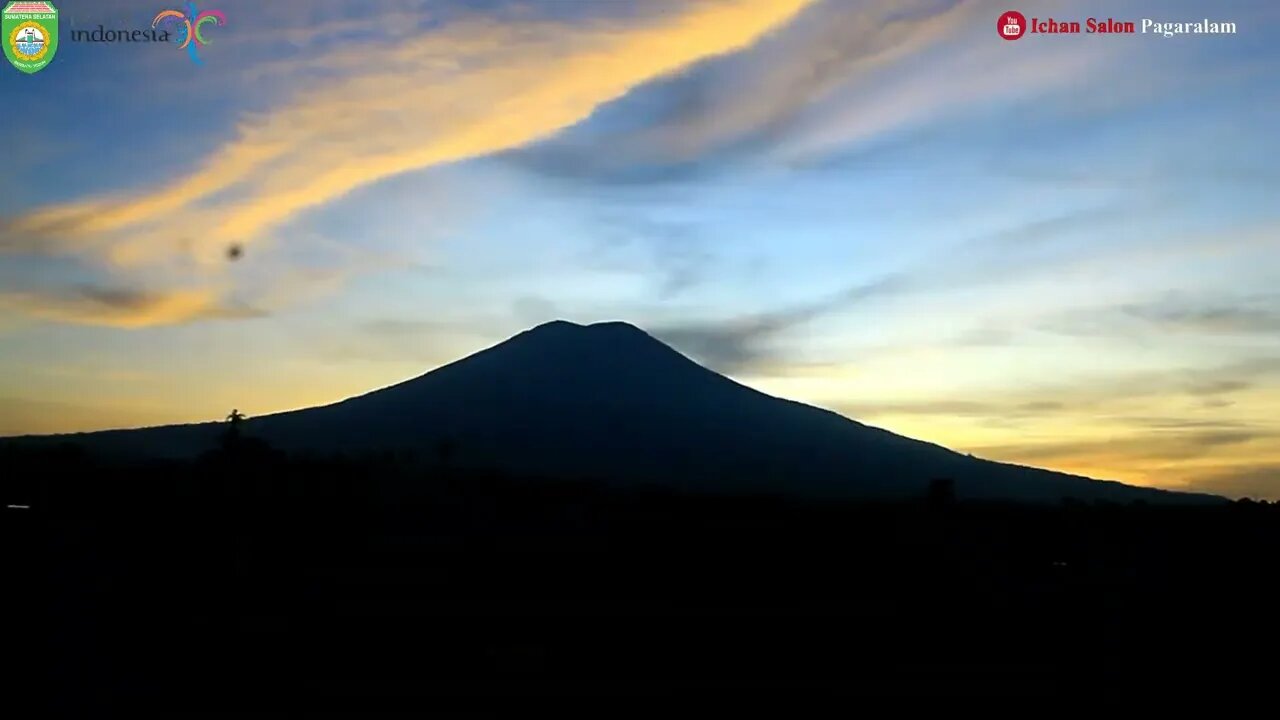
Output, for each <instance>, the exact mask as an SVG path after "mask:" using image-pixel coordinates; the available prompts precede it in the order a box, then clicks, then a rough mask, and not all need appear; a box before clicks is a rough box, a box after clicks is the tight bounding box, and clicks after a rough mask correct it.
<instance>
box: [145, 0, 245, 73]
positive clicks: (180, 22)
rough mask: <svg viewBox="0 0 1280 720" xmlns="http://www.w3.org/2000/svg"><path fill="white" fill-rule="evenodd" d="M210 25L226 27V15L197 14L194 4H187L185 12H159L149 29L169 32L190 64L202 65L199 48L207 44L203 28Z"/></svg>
mask: <svg viewBox="0 0 1280 720" xmlns="http://www.w3.org/2000/svg"><path fill="white" fill-rule="evenodd" d="M210 24H212V25H213V26H214V27H222V26H223V25H226V24H227V15H226V13H224V12H222V11H221V10H205V11H204V12H197V11H196V4H195V3H193V2H189V3H187V7H186V10H185V11H178V10H161V11H160V12H159V13H158V14H157V15H156V16H155V18H153V19H152V20H151V29H153V30H155V29H160V30H166V31H171V32H172V33H173V36H174V37H173V41H174V42H175V43H177V44H178V49H179V50H186V51H187V55H189V56H190V57H191V62H193V63H195V64H196V65H203V64H204V61H203V60H201V59H200V48H202V47H204V46H205V45H208V44H209V39H208V38H206V37H205V35H204V26H205V25H210Z"/></svg>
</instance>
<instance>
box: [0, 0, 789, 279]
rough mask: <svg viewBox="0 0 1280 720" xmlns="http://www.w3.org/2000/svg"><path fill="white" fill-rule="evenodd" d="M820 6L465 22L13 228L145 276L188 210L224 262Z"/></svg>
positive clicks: (207, 251) (733, 6)
mask: <svg viewBox="0 0 1280 720" xmlns="http://www.w3.org/2000/svg"><path fill="white" fill-rule="evenodd" d="M813 1H814V0H773V1H772V2H768V3H760V2H754V1H753V0H715V1H712V2H702V3H689V4H687V5H685V6H683V8H682V10H681V11H680V12H672V13H665V14H661V15H656V16H655V17H654V18H652V19H649V20H646V21H644V22H643V23H641V24H640V25H637V26H625V25H621V24H619V23H616V22H601V23H594V24H590V25H587V26H575V25H567V24H559V23H550V22H540V23H519V24H515V23H511V24H503V23H499V22H495V21H490V20H478V19H471V20H466V21H461V22H456V23H453V24H451V25H448V26H446V27H445V28H443V29H442V30H440V31H438V32H433V33H429V34H427V35H424V36H421V37H417V38H414V39H411V40H406V41H404V42H402V43H401V44H400V45H399V46H397V47H396V48H395V49H393V50H392V51H390V52H388V53H380V54H379V56H378V58H377V62H369V61H368V59H367V58H364V59H362V60H361V61H360V62H353V63H349V64H347V65H346V67H348V68H351V67H355V68H359V69H358V70H357V71H355V72H354V73H353V74H349V75H347V76H346V77H343V78H340V79H337V80H330V81H328V82H326V83H325V84H324V85H323V86H321V87H318V88H314V89H312V90H310V91H307V92H302V93H299V94H298V95H297V96H296V97H294V98H292V99H291V100H290V101H288V102H286V103H284V104H282V105H281V106H279V107H276V108H274V109H272V110H269V111H267V112H265V113H263V114H260V115H256V116H253V117H249V118H247V119H246V120H245V121H244V122H243V124H242V125H241V127H240V128H239V131H238V133H237V136H236V137H235V139H233V140H231V141H230V142H228V143H226V144H225V145H223V146H222V147H220V148H219V149H218V150H217V151H216V152H214V153H212V154H211V155H210V156H209V157H208V158H207V159H206V161H205V162H204V163H203V165H202V166H201V167H199V168H198V169H196V170H195V171H194V172H192V173H191V174H189V175H187V176H186V177H182V178H179V179H177V180H176V181H173V182H170V183H166V184H165V185H164V186H162V187H158V188H154V189H152V190H151V191H149V192H145V193H140V194H137V195H133V196H128V197H119V198H112V199H109V200H106V199H103V200H91V201H87V202H81V203H73V204H68V205H62V206H55V207H50V208H43V209H40V210H37V211H35V212H32V213H30V214H28V215H26V216H23V217H19V218H17V219H16V220H15V221H13V222H12V223H11V224H10V227H9V228H8V229H9V230H10V231H11V232H9V233H6V234H7V235H9V236H10V237H11V238H13V237H22V238H41V239H42V242H43V246H42V247H43V248H45V249H46V250H48V249H54V250H57V251H62V252H68V251H69V252H85V251H91V252H96V253H98V254H101V255H103V256H104V257H105V258H106V259H108V260H109V261H111V262H112V263H114V264H116V265H120V266H135V265H140V264H145V263H148V262H151V261H154V260H156V259H158V258H165V257H167V256H171V255H173V254H175V253H179V252H181V251H182V249H181V248H179V247H176V246H175V244H174V243H173V238H172V230H171V227H172V225H171V220H172V218H173V217H174V216H175V215H177V214H181V217H182V218H183V224H184V225H185V226H188V227H200V228H205V230H204V231H203V232H202V236H201V237H200V238H199V239H198V240H197V241H196V243H195V247H194V248H193V249H194V251H195V253H196V255H197V257H200V258H209V259H212V258H214V257H217V256H218V255H219V253H221V251H222V249H223V248H224V247H225V246H226V244H227V243H232V242H238V243H246V242H252V241H254V240H257V239H259V238H261V237H262V236H263V235H264V234H265V233H267V232H269V231H271V230H272V229H274V228H276V227H278V226H280V225H281V224H283V223H285V222H287V221H289V220H290V219H291V218H293V217H294V216H296V215H297V214H298V213H300V212H302V211H305V210H307V209H309V208H313V207H316V206H319V205H323V204H324V203H327V202H329V201H331V200H333V199H335V198H338V197H340V196H342V195H344V194H346V193H348V192H350V191H352V190H354V189H356V188H358V187H361V186H363V185H367V184H370V183H374V182H377V181H379V180H381V179H384V178H387V177H390V176H393V175H397V174H400V173H404V172H408V171H411V170H417V169H421V168H426V167H431V166H435V165H441V164H445V163H450V162H455V161H458V160H463V159H467V158H472V157H477V156H482V155H486V154H489V153H494V152H498V151H502V150H508V149H511V148H515V147H519V146H522V145H525V144H527V143H530V142H533V141H536V140H539V139H542V138H545V137H547V136H549V135H551V134H553V133H555V132H557V131H559V130H561V129H563V128H566V127H568V126H571V125H573V124H575V123H577V122H579V121H581V120H583V119H585V118H586V117H588V116H589V115H590V114H591V113H592V112H593V111H594V110H595V109H596V108H597V107H599V106H600V105H601V104H603V103H606V102H608V101H610V100H613V99H615V98H617V97H619V96H621V95H623V94H625V93H626V92H627V91H629V90H630V89H631V88H633V87H635V86H637V85H639V84H642V83H645V82H647V81H650V80H652V79H654V78H657V77H661V76H664V75H667V74H669V73H673V72H676V71H678V70H680V69H682V68H684V67H687V66H688V65H690V64H691V63H695V62H697V61H699V60H702V59H704V58H708V57H712V56H715V55H720V54H724V53H731V52H734V51H738V50H741V49H743V48H745V47H748V46H749V45H751V44H753V43H754V42H755V41H756V40H757V39H759V38H760V37H761V36H763V35H764V34H765V33H767V32H769V31H770V30H771V29H773V28H775V27H777V26H779V25H781V24H783V23H786V22H787V21H789V20H790V19H791V18H793V17H794V16H795V15H796V14H797V13H798V12H800V11H801V10H802V9H804V8H805V7H806V6H807V5H809V4H811V3H812V2H813ZM335 52H336V53H338V54H341V53H349V52H350V51H349V50H338V51H335ZM321 62H324V59H322V60H321ZM13 242H14V240H12V239H10V240H9V241H8V243H9V244H10V245H12V243H13ZM188 302H189V300H188Z"/></svg>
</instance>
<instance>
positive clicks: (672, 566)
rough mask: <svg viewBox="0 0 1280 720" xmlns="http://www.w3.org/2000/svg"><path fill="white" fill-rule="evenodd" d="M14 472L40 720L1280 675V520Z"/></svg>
mask: <svg viewBox="0 0 1280 720" xmlns="http://www.w3.org/2000/svg"><path fill="white" fill-rule="evenodd" d="M0 463H3V467H0V477H4V478H6V479H5V480H4V481H3V483H4V488H3V491H4V495H5V498H4V500H5V503H6V504H10V503H16V504H29V505H30V506H31V508H30V509H29V510H17V509H7V510H6V511H5V515H4V522H3V526H4V530H3V533H4V541H5V549H6V555H7V556H8V561H7V566H6V570H5V573H6V578H5V585H6V587H7V588H8V591H7V592H6V595H8V596H9V598H10V599H14V600H16V607H14V609H13V610H11V611H10V614H9V617H8V618H7V620H8V622H7V623H6V625H7V628H8V629H7V632H6V640H5V645H6V651H8V652H6V655H9V656H11V658H12V659H13V660H15V661H16V663H15V665H16V667H14V668H12V669H10V671H9V672H8V673H7V679H8V680H9V681H10V682H9V683H8V684H9V686H10V687H11V688H14V689H15V690H14V691H12V692H16V693H17V696H16V697H10V698H9V699H8V701H7V704H8V705H9V706H15V701H18V700H22V701H24V702H25V703H27V704H29V706H30V707H31V709H32V711H33V712H30V713H27V712H23V713H19V714H18V715H14V717H19V716H21V717H28V716H35V714H36V713H43V712H44V711H49V710H52V711H58V712H61V713H64V714H66V715H69V716H76V717H80V716H84V717H98V716H103V715H108V714H119V715H123V716H131V717H135V716H138V715H139V713H143V712H156V713H160V714H163V715H166V716H175V715H177V714H180V713H182V712H184V711H204V712H211V713H214V714H219V713H222V712H230V711H244V710H255V711H263V712H281V713H284V712H296V711H325V712H338V713H348V714H350V715H352V716H356V717H360V716H364V715H367V714H369V713H370V712H373V711H379V710H391V709H418V710H431V709H440V708H446V707H459V706H461V707H474V706H477V705H483V704H489V703H492V702H495V701H512V700H524V699H527V698H531V697H538V696H587V697H605V696H618V695H647V696H654V695H659V696H661V695H675V694H677V693H686V692H690V691H696V692H700V693H703V694H710V695H712V696H713V697H715V698H717V700H718V701H719V702H733V701H737V702H744V701H746V702H750V701H754V700H755V699H756V698H762V697H770V696H772V697H780V696H801V697H808V698H813V697H816V696H820V695H827V694H866V693H871V694H965V693H980V694H1041V693H1048V694H1055V695H1062V694H1068V695H1079V694H1090V695H1094V694H1098V695H1101V694H1108V695H1109V694H1111V693H1114V692H1117V691H1119V692H1134V693H1142V694H1144V695H1148V696H1150V695H1151V694H1160V695H1166V694H1168V693H1170V692H1177V693H1182V692H1187V691H1198V690H1204V689H1209V688H1214V689H1217V688H1227V689H1231V690H1232V691H1233V692H1237V691H1248V690H1250V689H1259V688H1262V687H1267V686H1268V684H1269V682H1270V681H1271V680H1273V679H1274V672H1275V665H1276V656H1275V647H1276V645H1275V644H1274V641H1275V638H1276V635H1277V633H1276V629H1277V624H1278V620H1277V611H1276V608H1277V607H1280V606H1278V605H1277V603H1276V600H1277V592H1276V579H1275V572H1276V566H1277V565H1276V559H1277V557H1280V554H1278V553H1280V506H1277V505H1267V504H1255V503H1232V504H1224V505H1220V506H1210V507H1154V506H1151V507H1147V506H1086V505H1079V504H1070V503H1068V504H1064V505H1061V506H1055V507H1019V506H998V505H966V504H960V505H956V504H953V503H949V502H948V501H947V499H946V497H945V496H943V497H938V498H935V499H934V500H933V501H924V500H922V501H921V502H919V503H914V504H892V505H890V504H862V505H859V504H848V505H840V506H833V505H826V506H806V505H803V504H798V503H794V502H784V501H782V500H778V499H768V498H724V497H721V498H699V497H684V496H678V495H674V494H670V493H664V492H660V491H655V490H630V491H622V490H605V489H603V488H599V487H596V486H592V485H568V484H562V483H554V482H545V481H542V482H533V481H516V480H506V479H501V478H495V477H486V476H483V475H479V474H475V473H466V474H464V473H461V472H451V471H449V470H448V469H447V468H444V467H436V468H435V469H425V468H422V467H420V466H419V467H417V468H416V469H412V466H411V465H410V464H408V463H405V462H401V461H397V460H395V459H393V458H381V459H364V460H360V461H351V460H336V459H328V460H325V461H320V460H300V459H291V460H285V459H282V458H279V457H276V456H273V455H271V454H270V453H265V452H264V453H244V452H236V453H220V454H213V455H210V456H209V457H206V458H204V459H203V460H201V461H200V462H197V463H188V464H174V465H145V466H141V465H134V466H126V465H120V464H116V465H104V464H101V463H97V462H93V461H91V460H90V459H88V458H86V457H83V456H80V455H78V454H76V453H74V452H67V451H59V452H52V453H50V452H42V453H39V454H37V455H32V454H30V453H27V452H21V453H19V452H16V451H5V452H2V453H0ZM15 651H16V652H15ZM609 707H616V706H609Z"/></svg>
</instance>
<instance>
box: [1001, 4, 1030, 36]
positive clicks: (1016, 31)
mask: <svg viewBox="0 0 1280 720" xmlns="http://www.w3.org/2000/svg"><path fill="white" fill-rule="evenodd" d="M1026 31H1027V17H1026V16H1025V15H1023V14H1022V13H1020V12H1018V11H1017V10H1010V11H1009V12H1007V13H1004V14H1003V15H1001V16H1000V17H998V18H996V32H998V33H1000V37H1002V38H1004V39H1005V40H1017V39H1018V38H1020V37H1022V34H1023V33H1025V32H1026Z"/></svg>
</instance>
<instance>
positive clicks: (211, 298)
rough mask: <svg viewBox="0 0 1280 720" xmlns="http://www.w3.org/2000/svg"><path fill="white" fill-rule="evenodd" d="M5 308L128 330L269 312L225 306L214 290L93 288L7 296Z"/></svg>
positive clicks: (0, 302) (0, 300) (2, 297)
mask: <svg viewBox="0 0 1280 720" xmlns="http://www.w3.org/2000/svg"><path fill="white" fill-rule="evenodd" d="M0 307H4V308H6V309H9V310H12V311H17V312H20V313H22V314H25V315H29V316H31V317H35V318H38V319H42V320H49V321H53V322H62V323H73V324H78V325H103V326H107V327H116V328H128V329H134V328H143V327H151V326H156V325H173V324H177V323H184V322H191V321H193V320H210V319H229V318H240V319H243V318H253V317H261V316H262V315H263V314H264V313H263V312H262V311H260V310H257V309H255V308H251V307H247V306H241V305H236V304H228V303H225V302H223V301H222V300H221V299H220V297H219V294H218V293H217V292H216V291H214V290H212V289H179V290H137V289H131V288H105V287H97V286H92V285H81V286H77V287H73V288H69V289H66V290H62V291H54V290H43V291H40V292H12V293H3V294H0Z"/></svg>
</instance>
